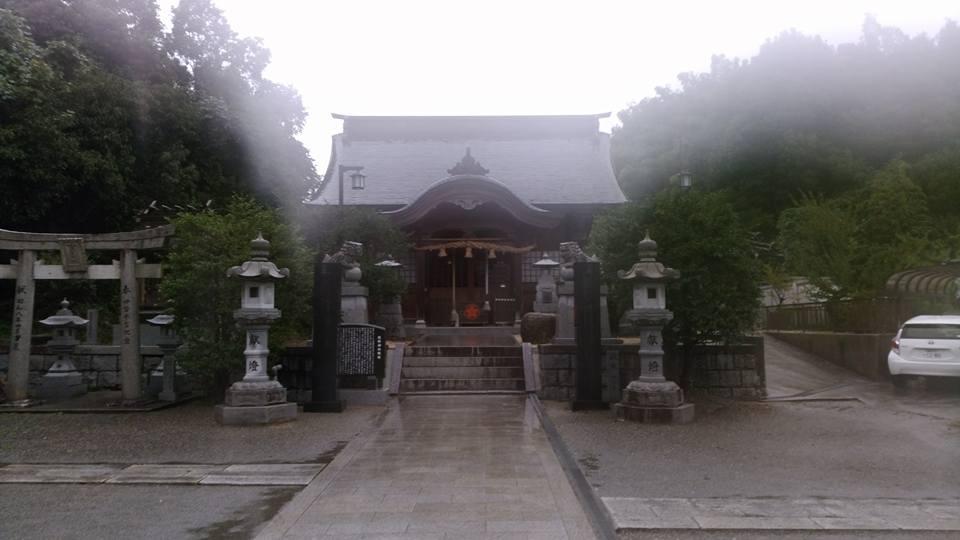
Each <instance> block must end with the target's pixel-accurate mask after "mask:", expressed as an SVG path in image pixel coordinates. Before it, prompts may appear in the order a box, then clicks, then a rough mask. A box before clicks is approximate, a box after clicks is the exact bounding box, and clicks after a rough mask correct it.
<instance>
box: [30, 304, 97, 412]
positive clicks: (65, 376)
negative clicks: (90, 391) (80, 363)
mask: <svg viewBox="0 0 960 540" xmlns="http://www.w3.org/2000/svg"><path fill="white" fill-rule="evenodd" d="M40 324H42V325H44V326H47V327H49V328H52V329H53V339H51V340H50V341H49V343H47V347H49V348H50V350H52V351H53V353H54V354H55V355H56V356H57V360H56V361H55V362H54V363H53V365H52V366H50V369H48V370H47V373H46V374H45V375H44V376H43V377H42V378H41V379H40V386H39V388H38V390H37V395H38V396H39V397H40V398H41V399H49V400H58V399H66V398H71V397H74V396H79V395H83V394H85V393H86V392H87V386H86V384H84V382H83V375H81V374H80V372H79V371H77V368H76V366H74V364H73V351H74V348H75V347H76V346H77V344H78V343H79V341H77V339H76V337H75V335H74V334H75V332H76V329H77V328H78V327H80V326H84V325H86V324H87V320H86V319H83V318H81V317H78V316H76V315H74V314H73V312H72V311H70V302H68V301H67V299H66V298H64V299H63V301H62V302H60V310H59V311H57V313H56V314H55V315H51V316H50V317H47V318H46V319H43V320H42V321H40Z"/></svg>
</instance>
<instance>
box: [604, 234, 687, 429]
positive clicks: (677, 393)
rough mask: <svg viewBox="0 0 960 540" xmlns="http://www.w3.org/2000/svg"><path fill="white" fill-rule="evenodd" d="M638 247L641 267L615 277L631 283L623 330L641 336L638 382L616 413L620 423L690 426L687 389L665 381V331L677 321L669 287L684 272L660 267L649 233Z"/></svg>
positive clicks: (634, 383) (623, 332)
mask: <svg viewBox="0 0 960 540" xmlns="http://www.w3.org/2000/svg"><path fill="white" fill-rule="evenodd" d="M638 247H639V248H640V249H639V251H640V262H637V263H635V264H634V265H633V267H631V268H630V270H627V271H626V272H624V271H622V270H621V271H620V272H618V273H617V275H618V276H619V277H620V279H623V280H627V281H630V282H631V283H632V284H633V309H631V310H629V311H627V313H625V314H624V316H623V319H621V322H620V330H621V335H639V336H640V351H639V355H640V377H639V378H638V379H636V380H634V381H632V382H631V383H630V384H629V385H627V387H626V388H625V389H624V391H623V400H622V401H621V402H620V403H618V404H616V405H614V409H615V410H616V413H617V418H620V419H624V420H632V421H635V422H656V423H687V422H691V421H692V420H693V414H694V409H693V404H690V403H687V404H685V403H684V401H683V390H681V389H680V387H679V386H677V384H676V383H675V382H673V381H668V380H667V379H666V378H665V377H664V376H663V356H664V355H663V327H664V326H666V325H667V323H668V322H670V320H671V319H673V313H671V312H670V311H669V310H667V299H666V284H667V282H669V281H671V280H674V279H676V278H678V277H680V273H679V272H677V271H676V270H674V269H672V268H667V267H665V266H664V265H663V264H661V263H659V262H657V243H656V242H654V241H653V240H652V239H650V234H649V233H647V235H646V236H645V238H644V239H643V240H641V241H640V243H639V246H638Z"/></svg>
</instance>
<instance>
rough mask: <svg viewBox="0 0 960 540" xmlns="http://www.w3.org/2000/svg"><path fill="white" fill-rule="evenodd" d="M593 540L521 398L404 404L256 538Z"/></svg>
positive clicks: (423, 399)
mask: <svg viewBox="0 0 960 540" xmlns="http://www.w3.org/2000/svg"><path fill="white" fill-rule="evenodd" d="M386 537H389V538H422V539H442V538H447V539H453V538H456V539H471V538H498V539H510V538H517V539H521V538H522V539H541V538H542V539H550V540H556V539H581V538H582V539H592V538H594V535H593V532H592V530H591V528H590V525H589V523H588V521H587V518H586V516H585V515H584V513H583V510H582V509H581V507H580V505H579V503H578V501H577V499H576V496H575V495H574V493H573V491H572V489H571V488H570V485H569V483H568V482H567V478H566V476H565V474H564V472H563V470H562V469H561V466H560V464H559V462H558V461H557V458H556V456H555V455H554V453H553V449H552V448H551V447H550V444H549V442H548V441H547V439H546V436H545V434H544V432H543V431H542V428H541V426H540V423H539V421H538V419H537V416H536V413H535V411H534V410H533V408H532V406H531V405H530V404H529V403H528V402H527V400H526V397H525V396H469V395H459V396H408V397H403V398H401V399H400V400H399V401H398V402H396V403H395V404H394V405H393V408H392V410H391V413H390V414H389V415H388V416H387V418H386V419H385V421H384V423H383V425H382V426H381V427H380V429H379V430H377V431H376V432H374V433H371V434H369V435H367V436H365V437H362V438H360V439H357V440H355V441H354V442H352V443H351V444H350V445H348V446H347V448H345V449H344V450H343V451H342V452H341V453H340V455H338V456H337V458H336V459H335V460H334V461H333V462H332V463H331V464H330V465H329V466H328V468H327V469H326V470H325V471H324V472H323V473H322V474H320V475H318V476H317V478H316V479H315V480H314V481H313V482H312V483H311V484H310V485H309V486H308V487H307V488H306V489H305V490H304V491H302V492H301V493H300V494H298V495H297V496H296V497H295V498H294V499H293V500H292V501H290V502H289V503H288V504H287V505H286V506H284V508H283V509H281V511H280V512H279V513H278V515H277V516H276V517H275V518H274V519H273V520H272V521H271V522H270V523H269V524H267V526H266V527H264V529H263V530H262V531H261V533H260V535H259V536H258V538H262V539H279V538H331V539H333V538H336V539H341V540H348V539H354V538H356V539H359V538H386Z"/></svg>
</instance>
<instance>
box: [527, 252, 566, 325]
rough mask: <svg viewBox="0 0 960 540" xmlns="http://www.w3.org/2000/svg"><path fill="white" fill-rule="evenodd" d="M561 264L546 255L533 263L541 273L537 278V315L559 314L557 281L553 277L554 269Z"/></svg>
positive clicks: (535, 299) (535, 300)
mask: <svg viewBox="0 0 960 540" xmlns="http://www.w3.org/2000/svg"><path fill="white" fill-rule="evenodd" d="M558 266H560V263H559V262H557V261H555V260H553V259H551V258H550V257H549V256H548V255H547V254H546V253H544V254H543V258H542V259H540V260H539V261H537V262H535V263H533V267H534V268H536V269H537V270H539V271H540V277H538V278H537V295H536V297H535V298H534V301H533V310H534V311H536V312H537V313H556V312H557V280H556V279H554V277H553V269H554V268H556V267H558Z"/></svg>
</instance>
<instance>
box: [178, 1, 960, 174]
mask: <svg viewBox="0 0 960 540" xmlns="http://www.w3.org/2000/svg"><path fill="white" fill-rule="evenodd" d="M176 2H177V0H160V5H161V10H162V11H164V18H165V19H166V18H168V17H169V10H170V8H171V7H172V6H173V5H175V4H176ZM215 2H216V4H217V5H218V6H219V7H220V8H221V9H222V10H223V11H224V12H225V14H226V16H227V18H228V20H229V21H230V24H231V25H232V26H233V29H234V30H235V31H237V32H238V33H239V34H240V35H241V36H257V37H260V38H262V39H263V40H264V43H265V45H266V46H267V47H268V48H269V49H270V51H271V52H272V53H273V57H272V62H271V65H270V67H269V68H268V70H267V76H268V77H269V78H270V79H272V80H274V81H277V82H280V83H284V84H288V85H291V86H293V87H294V88H296V89H297V90H298V91H299V92H300V94H301V95H302V96H303V101H304V105H305V106H306V108H307V111H308V112H309V114H310V116H309V119H308V121H307V126H306V129H305V130H304V132H303V133H302V135H301V140H302V141H303V142H304V143H305V144H306V146H307V147H308V148H309V149H310V152H311V154H312V156H313V158H314V160H315V161H316V164H317V169H318V171H321V172H322V171H323V170H324V168H325V167H326V164H327V159H328V157H329V150H330V136H331V135H333V134H334V133H337V132H339V131H340V121H338V120H333V119H332V118H330V113H331V112H339V113H345V114H384V115H408V114H409V115H460V114H579V113H595V112H606V111H610V112H612V113H613V117H614V119H613V120H611V121H610V122H609V123H608V125H607V126H604V127H605V129H608V128H609V124H612V122H614V121H615V116H616V113H617V111H619V110H621V109H623V108H624V107H625V106H627V105H628V104H630V103H632V102H636V101H639V100H641V99H643V98H644V97H648V96H650V95H652V94H653V91H654V88H655V87H657V86H667V85H674V84H675V82H676V75H677V74H678V73H682V72H687V71H706V70H707V69H708V68H709V65H710V57H711V56H712V55H714V54H723V55H726V56H728V57H740V58H749V57H752V56H753V55H754V54H756V52H757V50H758V49H759V47H760V46H761V45H762V44H763V42H764V41H766V40H767V39H769V38H771V37H774V36H776V35H777V34H779V33H780V32H782V31H784V30H788V29H790V28H795V29H797V30H799V31H801V32H803V33H805V34H811V35H819V36H821V37H823V38H824V39H825V40H827V41H828V42H830V43H834V44H836V43H839V42H845V41H854V40H856V39H857V38H858V36H859V33H860V27H861V24H862V23H863V18H864V16H865V15H866V14H867V13H870V14H873V15H875V16H876V17H877V18H878V20H879V21H880V23H881V24H883V25H886V26H896V27H899V28H900V29H902V30H904V31H905V32H907V33H908V34H911V35H914V34H918V33H924V32H925V33H927V34H930V35H932V34H935V33H936V32H937V30H939V28H940V27H941V26H942V25H943V23H944V21H945V20H946V19H948V18H949V19H954V20H960V2H957V1H928V0H911V1H904V0H900V1H883V0H873V1H868V0H830V1H822V0H806V1H802V2H801V1H798V0H793V1H788V2H784V1H775V0H767V1H745V0H741V1H738V0H728V1H724V2H721V1H714V2H694V1H672V2H671V1H669V0H668V1H666V2H664V1H658V2H652V1H640V0H635V1H615V0H582V1H579V2H572V1H564V0H553V1H539V0H510V1H502V0H473V1H466V0H446V1H444V0H434V1H429V0H402V1H401V0H395V1H389V0H381V1H373V0H335V1H328V0H315V1H309V0H300V1H297V0H269V1H265V0H215Z"/></svg>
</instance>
